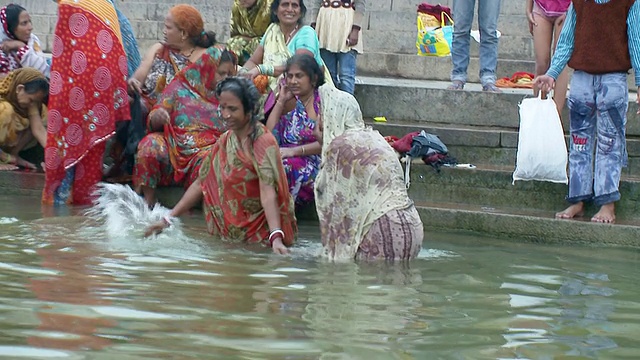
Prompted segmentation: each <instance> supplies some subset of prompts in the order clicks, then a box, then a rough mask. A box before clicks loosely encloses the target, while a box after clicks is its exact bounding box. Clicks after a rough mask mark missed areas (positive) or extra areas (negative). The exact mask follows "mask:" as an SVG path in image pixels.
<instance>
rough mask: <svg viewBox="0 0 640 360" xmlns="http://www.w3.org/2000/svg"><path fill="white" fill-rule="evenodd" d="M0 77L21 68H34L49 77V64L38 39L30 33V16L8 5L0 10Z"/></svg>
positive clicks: (16, 7) (18, 6)
mask: <svg viewBox="0 0 640 360" xmlns="http://www.w3.org/2000/svg"><path fill="white" fill-rule="evenodd" d="M0 23H2V28H0V77H2V76H6V75H7V74H8V73H9V72H10V71H12V70H15V69H19V68H22V67H31V68H34V69H36V70H38V71H40V72H41V73H43V74H44V76H46V77H49V72H50V70H51V66H50V62H49V61H48V60H47V58H46V57H45V55H44V53H43V52H42V45H41V44H40V39H38V37H37V36H36V35H35V34H34V33H33V32H32V31H33V24H32V23H31V16H30V15H29V13H28V12H27V10H26V9H25V8H23V7H22V6H20V5H16V4H9V5H7V6H4V7H2V8H0Z"/></svg>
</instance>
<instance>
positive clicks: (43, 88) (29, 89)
mask: <svg viewBox="0 0 640 360" xmlns="http://www.w3.org/2000/svg"><path fill="white" fill-rule="evenodd" d="M22 86H24V92H26V93H27V94H36V93H39V92H42V93H44V94H45V96H44V99H43V100H42V103H43V104H45V105H46V104H47V103H48V102H49V81H48V80H47V79H44V78H39V79H34V80H31V81H28V82H26V83H24V84H22Z"/></svg>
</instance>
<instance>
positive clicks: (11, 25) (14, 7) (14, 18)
mask: <svg viewBox="0 0 640 360" xmlns="http://www.w3.org/2000/svg"><path fill="white" fill-rule="evenodd" d="M5 11H6V13H5V14H6V17H7V31H8V32H9V35H11V36H12V37H13V38H14V39H15V38H16V34H15V33H14V31H15V30H16V28H17V27H18V24H19V23H20V14H22V12H23V11H27V9H25V8H23V7H22V6H20V5H18V4H9V5H7V8H6V10H5Z"/></svg>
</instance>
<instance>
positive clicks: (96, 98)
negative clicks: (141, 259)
mask: <svg viewBox="0 0 640 360" xmlns="http://www.w3.org/2000/svg"><path fill="white" fill-rule="evenodd" d="M127 75H128V69H127V57H126V55H125V52H124V48H123V45H122V40H121V35H120V26H119V23H118V16H117V14H116V11H115V9H114V7H113V4H112V3H111V2H110V1H109V0H59V1H58V23H57V25H56V30H55V36H54V39H53V62H52V66H51V84H50V90H49V118H48V123H47V133H48V134H47V147H46V149H45V169H46V182H45V188H44V191H43V196H42V201H43V203H45V204H64V203H68V204H78V205H87V204H90V203H91V192H92V191H93V187H94V185H95V184H96V183H98V182H99V181H100V180H101V179H102V159H103V155H104V151H105V142H106V140H107V139H108V138H109V137H111V136H112V135H113V134H114V133H115V122H116V120H128V119H130V114H129V103H128V97H127V90H126V89H127V86H126V79H127Z"/></svg>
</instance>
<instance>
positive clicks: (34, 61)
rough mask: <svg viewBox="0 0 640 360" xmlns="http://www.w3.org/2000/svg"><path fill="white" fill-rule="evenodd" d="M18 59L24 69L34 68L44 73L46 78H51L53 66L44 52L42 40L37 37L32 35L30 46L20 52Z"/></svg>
mask: <svg viewBox="0 0 640 360" xmlns="http://www.w3.org/2000/svg"><path fill="white" fill-rule="evenodd" d="M18 59H19V60H20V64H21V65H22V67H31V68H34V69H36V70H38V71H40V72H42V73H43V74H44V75H45V76H46V77H49V72H50V70H51V66H50V65H49V61H47V58H46V56H45V55H44V53H43V52H42V47H41V45H40V40H39V39H38V37H37V36H35V35H33V34H31V39H29V44H28V45H26V46H25V47H23V48H22V49H20V50H18Z"/></svg>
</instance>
